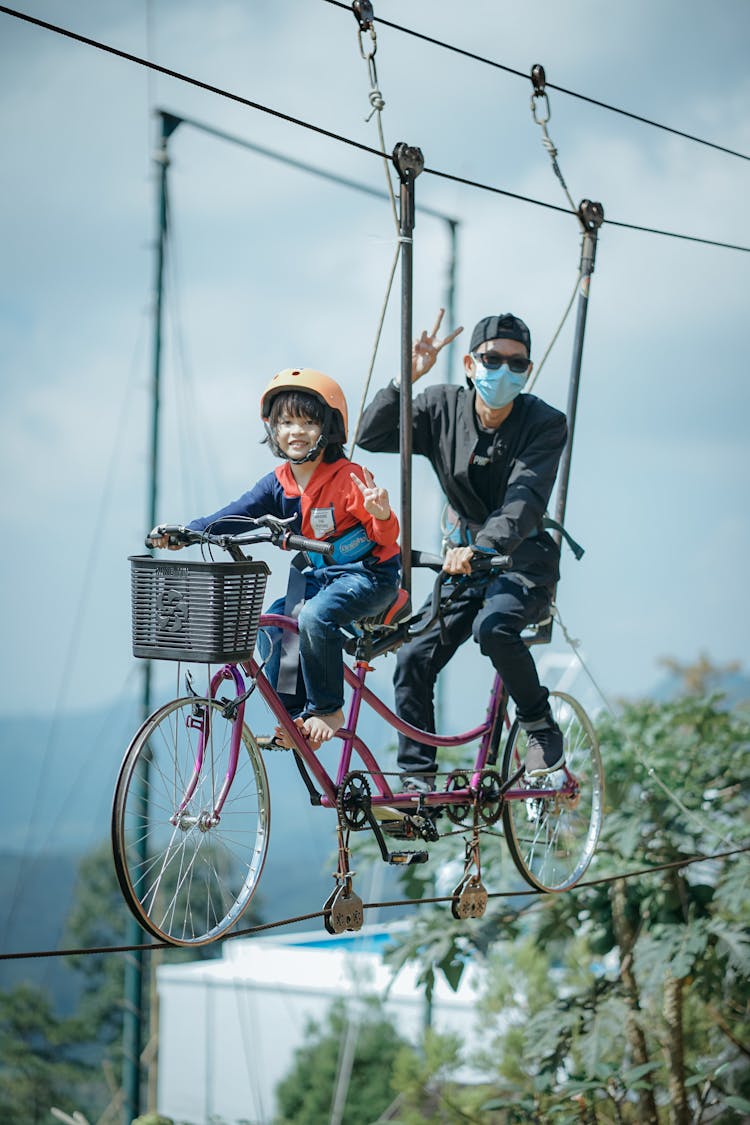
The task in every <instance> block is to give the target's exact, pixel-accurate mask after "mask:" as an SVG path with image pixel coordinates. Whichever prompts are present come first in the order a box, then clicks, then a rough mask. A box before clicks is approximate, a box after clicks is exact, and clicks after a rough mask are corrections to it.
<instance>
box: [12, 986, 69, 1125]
mask: <svg viewBox="0 0 750 1125" xmlns="http://www.w3.org/2000/svg"><path fill="white" fill-rule="evenodd" d="M76 1046H77V1039H76V1036H75V1031H74V1028H72V1027H71V1024H70V1023H69V1021H66V1020H61V1019H58V1018H57V1017H56V1016H55V1015H54V1013H53V1012H52V1010H51V1007H50V1003H49V1000H48V999H47V997H46V996H45V994H44V993H43V992H42V991H41V990H40V989H38V988H36V987H32V986H30V985H19V986H18V987H16V988H15V989H13V991H12V992H7V993H0V1121H4V1122H5V1121H7V1122H23V1123H24V1125H37V1122H40V1123H41V1122H44V1125H46V1123H47V1122H48V1121H49V1120H50V1107H51V1106H53V1105H58V1106H61V1107H67V1108H73V1107H74V1106H75V1096H76V1093H77V1092H78V1091H79V1090H80V1089H81V1088H82V1086H83V1084H84V1083H85V1082H86V1080H87V1077H88V1069H87V1067H86V1066H85V1065H84V1064H83V1063H81V1062H80V1061H79V1060H77V1059H76V1058H75V1053H74V1052H75V1048H76Z"/></svg>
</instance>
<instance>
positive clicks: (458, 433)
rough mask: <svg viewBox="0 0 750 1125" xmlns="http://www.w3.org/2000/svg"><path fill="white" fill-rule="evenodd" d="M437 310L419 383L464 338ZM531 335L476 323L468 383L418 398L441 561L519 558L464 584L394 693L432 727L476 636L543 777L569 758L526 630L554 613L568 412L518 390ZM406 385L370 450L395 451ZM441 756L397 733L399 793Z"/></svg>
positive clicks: (378, 405) (429, 777)
mask: <svg viewBox="0 0 750 1125" xmlns="http://www.w3.org/2000/svg"><path fill="white" fill-rule="evenodd" d="M443 311H444V310H442V309H441V310H440V313H439V315H438V318H437V320H436V322H435V327H434V328H433V331H432V333H431V334H428V333H427V332H422V334H421V336H420V338H419V339H418V340H417V342H416V343H415V345H414V349H413V352H412V382H413V383H414V382H416V381H417V380H418V379H421V378H422V376H423V375H425V374H426V373H427V372H428V371H429V370H430V369H431V368H432V367H433V365H434V363H435V360H436V359H437V356H438V353H439V352H440V351H441V349H442V348H444V347H445V346H446V344H449V343H450V342H451V340H453V339H455V337H456V336H457V335H458V334H459V332H462V331H463V329H462V328H458V329H456V330H455V331H454V332H452V333H450V334H449V335H447V336H446V337H445V338H444V339H442V340H438V331H439V329H440V323H441V321H442V318H443ZM530 357H531V334H530V332H529V329H528V328H527V326H526V325H525V324H524V322H523V321H522V320H519V318H518V317H516V316H514V315H513V314H511V313H503V314H500V315H499V316H486V317H484V318H483V319H482V320H480V321H479V323H478V324H477V325H476V327H475V328H474V331H473V333H472V336H471V343H470V346H469V352H468V354H467V355H465V356H464V359H463V366H464V371H465V374H466V381H467V384H468V385H467V386H465V387H459V386H452V385H442V386H435V385H433V386H429V387H428V388H427V389H426V390H425V391H424V392H423V393H422V394H419V395H417V396H416V397H415V399H414V402H413V439H412V440H413V451H414V453H415V454H422V456H424V457H427V458H428V460H429V461H430V463H431V465H432V467H433V469H434V470H435V473H436V475H437V477H438V480H439V481H440V485H441V487H442V489H443V492H444V493H445V495H446V497H447V499H448V502H449V504H450V506H451V508H452V509H453V512H454V515H455V519H456V523H457V534H458V536H459V543H458V545H457V546H454V547H450V548H449V549H448V551H447V553H446V555H445V560H444V563H443V569H444V570H445V571H447V573H449V574H468V573H470V571H471V564H470V560H471V557H472V555H473V554H475V553H476V552H477V551H481V550H484V551H485V552H486V551H487V550H491V551H493V552H498V553H501V554H507V555H510V556H512V558H513V567H512V570H511V571H509V572H507V573H503V574H500V575H497V576H495V577H493V578H491V579H490V580H489V582H487V583H486V584H485V585H475V586H473V587H471V586H470V587H468V588H467V589H466V591H465V592H463V593H462V594H461V595H460V596H459V597H458V598H457V599H456V601H454V602H452V603H451V605H450V606H449V607H448V609H447V611H446V614H445V617H444V621H443V638H442V639H441V633H440V626H439V623H436V624H435V625H434V626H433V627H432V628H431V629H430V630H428V631H427V632H426V633H424V634H422V636H420V637H416V638H415V639H414V640H412V641H410V642H409V643H408V644H406V645H404V646H403V647H402V648H401V649H399V651H398V656H397V666H396V673H395V676H394V686H395V694H396V709H397V711H398V714H399V715H400V716H401V718H402V719H405V720H406V721H407V722H408V723H411V724H412V725H413V726H416V727H419V728H421V729H423V730H429V731H434V730H435V712H434V704H433V693H434V687H435V681H436V679H437V675H438V673H439V672H440V670H441V669H442V668H444V667H445V665H446V664H447V663H448V661H449V660H450V659H451V657H452V656H453V654H454V653H455V652H456V650H457V649H458V647H459V645H461V644H463V643H464V641H466V640H467V639H468V637H469V636H470V635H473V637H474V640H475V641H477V643H478V644H479V647H480V649H481V651H482V653H484V655H486V656H488V657H489V658H490V660H491V661H492V663H493V665H494V667H495V668H496V670H497V671H498V672H499V674H500V675H501V676H502V678H503V681H504V683H505V685H506V687H507V689H508V693H509V695H510V697H511V698H512V699H513V701H514V703H515V705H516V715H517V718H518V721H519V723H520V724H521V726H522V727H523V728H524V729H525V730H526V731H527V732H528V738H527V744H528V749H527V756H526V763H525V765H526V773H527V775H529V776H531V777H538V776H541V775H543V774H546V773H550V772H552V771H553V770H555V769H559V768H560V767H561V766H562V765H563V763H564V761H565V754H564V748H563V737H562V733H561V731H560V728H559V727H558V726H557V724H556V723H555V721H554V719H553V718H552V714H551V711H550V708H549V703H548V698H549V693H548V691H547V689H546V688H545V687H543V686H542V685H541V684H540V682H539V676H538V674H537V671H536V666H535V664H534V660H533V658H532V656H531V653H530V652H529V649H528V646H527V645H526V644H525V642H524V641H523V639H522V637H521V632H522V630H523V629H524V628H525V627H526V626H528V625H532V624H535V623H537V622H539V621H542V620H544V618H546V617H547V616H548V614H549V608H550V602H551V596H552V591H553V589H554V585H555V583H556V581H557V579H558V577H559V569H558V568H559V560H560V552H559V548H558V546H557V544H556V543H555V541H554V540H553V539H552V537H551V536H550V535H549V534H548V533H547V532H546V531H544V530H543V527H542V517H543V515H544V512H545V509H546V507H547V503H548V501H549V498H550V494H551V492H552V487H553V485H554V481H555V474H556V473H557V467H558V464H559V461H560V456H561V454H562V451H563V448H564V446H565V442H566V440H567V426H566V421H565V415H564V414H561V413H560V411H559V410H555V409H554V408H553V407H551V406H549V405H548V404H547V403H545V402H543V401H542V400H541V399H539V398H536V396H534V395H530V394H522V393H521V392H522V389H523V386H524V383H525V382H526V380H527V379H528V377H529V375H530V374H531V371H532V368H533V364H532V363H531V358H530ZM398 430H399V387H398V381H396V380H394V382H393V383H391V384H390V385H389V386H387V387H385V388H384V389H383V390H381V391H379V392H378V393H377V395H376V396H375V398H374V399H373V401H372V403H371V404H370V406H369V407H368V408H367V409H366V411H365V413H364V416H363V419H362V424H361V429H360V434H359V444H360V445H361V446H362V447H363V448H364V449H368V450H370V451H371V452H392V453H394V452H397V451H398V447H399V435H398ZM436 759H437V752H436V749H435V747H433V746H424V745H422V744H421V743H418V742H415V741H413V740H412V739H409V738H406V737H404V736H402V735H399V752H398V764H399V768H400V770H401V771H402V775H403V776H402V780H403V784H404V788H406V789H413V790H416V791H429V790H431V789H433V788H434V784H435V771H436Z"/></svg>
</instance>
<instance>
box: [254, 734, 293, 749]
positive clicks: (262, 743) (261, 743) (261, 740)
mask: <svg viewBox="0 0 750 1125" xmlns="http://www.w3.org/2000/svg"><path fill="white" fill-rule="evenodd" d="M255 741H256V742H257V743H258V749H259V750H288V749H289V747H288V746H284V745H283V744H282V743H281V742H277V740H276V735H275V734H259V735H258V736H257V738H256V739H255Z"/></svg>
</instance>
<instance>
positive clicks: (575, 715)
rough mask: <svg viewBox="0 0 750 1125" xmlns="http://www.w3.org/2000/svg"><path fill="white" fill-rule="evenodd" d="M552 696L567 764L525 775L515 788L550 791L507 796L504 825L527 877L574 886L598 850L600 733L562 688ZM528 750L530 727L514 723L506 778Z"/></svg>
mask: <svg viewBox="0 0 750 1125" xmlns="http://www.w3.org/2000/svg"><path fill="white" fill-rule="evenodd" d="M549 702H550V707H551V709H552V714H553V716H554V718H555V721H556V722H557V724H558V726H559V727H560V729H561V730H562V732H563V738H564V740H565V767H566V768H565V770H556V771H555V772H554V773H551V774H548V775H547V776H546V777H535V778H526V777H522V778H521V779H520V781H519V782H518V783H517V785H516V786H514V789H515V790H518V789H533V790H535V791H536V793H537V794H538V793H539V790H542V789H543V790H546V791H548V795H547V793H545V794H544V795H542V796H535V797H509V798H506V801H505V803H504V806H503V828H504V830H505V838H506V841H507V844H508V848H509V850H510V854H511V856H512V857H513V861H514V863H515V865H516V867H517V868H518V870H519V871H520V872H521V874H522V875H523V877H524V879H525V880H526V882H527V883H530V884H531V886H532V887H536V888H537V890H540V891H564V890H567V889H568V888H569V887H573V886H575V884H576V883H577V882H578V880H579V879H580V878H581V877H582V875H583V873H584V872H585V870H586V868H587V867H588V865H589V864H590V863H591V860H592V858H593V855H594V851H595V850H596V843H597V840H598V839H599V831H600V829H601V823H602V816H603V812H604V771H603V769H602V761H601V756H600V754H599V743H598V740H597V737H596V733H595V732H594V728H593V726H592V723H591V720H590V719H589V717H588V715H587V714H586V712H585V711H584V709H583V707H582V706H581V704H580V703H579V702H578V701H577V700H576V699H574V698H573V697H572V696H571V695H566V694H565V693H564V692H561V691H553V692H550V698H549ZM525 756H526V732H525V731H523V730H521V728H520V727H519V726H518V723H514V725H513V727H512V729H511V732H510V734H509V735H508V741H507V742H506V744H505V751H504V754H503V764H502V778H503V781H507V780H508V778H510V777H512V776H513V774H514V773H516V772H517V771H518V770H519V769H520V767H521V766H522V765H523V763H524V758H525ZM566 771H567V772H566Z"/></svg>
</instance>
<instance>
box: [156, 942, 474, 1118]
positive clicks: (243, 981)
mask: <svg viewBox="0 0 750 1125" xmlns="http://www.w3.org/2000/svg"><path fill="white" fill-rule="evenodd" d="M387 941H388V932H387V930H385V929H384V928H380V927H374V928H373V927H370V928H368V929H367V930H363V931H360V932H359V933H356V934H343V935H340V936H330V935H329V934H327V933H326V932H325V931H321V932H316V933H314V934H312V933H305V934H291V935H288V936H276V937H256V938H251V939H237V940H235V941H228V942H226V943H225V945H224V949H223V957H222V959H221V960H217V961H202V962H197V963H193V964H183V965H163V966H160V967H159V969H158V970H157V982H158V993H159V1070H158V1108H159V1112H160V1113H163V1114H165V1115H166V1116H169V1117H172V1118H174V1120H175V1121H177V1122H189V1123H190V1125H210V1123H211V1122H212V1121H214V1120H221V1121H222V1122H226V1123H227V1125H240V1123H242V1125H246V1123H252V1125H270V1123H271V1122H272V1121H273V1118H274V1114H275V1111H276V1103H275V1093H274V1092H275V1088H276V1085H277V1083H278V1082H279V1081H280V1080H281V1079H282V1078H283V1077H284V1076H285V1075H286V1073H287V1072H288V1071H289V1069H290V1066H291V1064H292V1057H293V1052H294V1050H295V1048H297V1047H299V1046H301V1045H302V1044H303V1042H304V1037H305V1028H306V1024H307V1021H308V1019H314V1020H316V1022H318V1023H320V1022H322V1021H323V1020H324V1018H325V1015H326V1013H327V1010H328V1008H329V1007H330V1006H331V1004H332V1003H333V1002H334V1001H336V1000H341V999H344V1000H346V1002H347V1004H348V1006H349V1007H350V1010H351V1012H352V1016H353V1017H354V1022H356V1010H357V1000H358V999H359V998H361V997H364V996H379V997H381V998H382V999H383V1001H384V1005H385V1011H386V1013H387V1014H388V1015H389V1016H390V1017H391V1018H392V1019H393V1020H394V1022H395V1023H396V1025H397V1027H398V1029H399V1032H400V1033H401V1034H402V1035H403V1036H404V1037H405V1038H407V1039H409V1040H411V1041H412V1042H414V1043H417V1042H418V1040H419V1038H420V1036H421V1033H422V1031H423V1029H424V1025H425V1018H426V1011H425V1000H424V993H423V991H422V990H421V989H419V988H418V987H417V983H416V978H417V970H416V968H415V967H413V966H407V967H405V968H404V969H402V970H401V971H400V972H399V973H398V974H397V975H396V977H395V978H394V977H393V974H392V972H391V970H390V969H389V968H388V967H387V966H386V965H385V964H384V962H383V958H382V950H383V947H384V945H385V943H386V942H387ZM478 984H479V974H478V972H477V970H476V969H475V968H474V967H473V966H471V965H468V966H467V967H466V969H465V970H464V973H463V975H462V978H461V984H460V987H459V989H458V991H457V992H453V991H452V990H451V988H450V987H449V986H448V985H447V983H446V982H445V980H444V979H443V978H442V975H438V977H437V979H436V985H435V990H434V994H433V1002H432V1011H431V1023H432V1026H433V1027H434V1028H435V1030H436V1031H439V1032H446V1031H451V1032H455V1033H458V1034H459V1035H460V1036H461V1039H462V1041H463V1042H464V1044H465V1046H466V1048H467V1057H470V1052H471V1049H472V1046H473V1045H475V1044H476V1045H478V1044H479V1037H478V1035H477V1034H476V1033H475V1022H476V1012H475V999H476V992H477V986H478ZM462 1077H465V1078H467V1079H469V1080H470V1079H471V1078H472V1077H475V1078H476V1077H479V1076H478V1075H476V1074H475V1073H473V1072H468V1071H467V1073H466V1074H464V1075H462Z"/></svg>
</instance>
